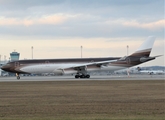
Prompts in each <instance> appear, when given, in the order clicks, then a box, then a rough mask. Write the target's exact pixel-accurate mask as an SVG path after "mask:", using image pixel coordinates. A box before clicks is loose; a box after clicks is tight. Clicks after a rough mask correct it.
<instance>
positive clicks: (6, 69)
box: [1, 64, 10, 71]
mask: <svg viewBox="0 0 165 120" xmlns="http://www.w3.org/2000/svg"><path fill="white" fill-rule="evenodd" d="M1 69H2V70H4V71H8V70H9V69H10V65H9V64H5V65H3V66H2V67H1Z"/></svg>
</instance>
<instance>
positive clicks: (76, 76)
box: [75, 74, 90, 78]
mask: <svg viewBox="0 0 165 120" xmlns="http://www.w3.org/2000/svg"><path fill="white" fill-rule="evenodd" d="M75 78H90V75H88V74H87V75H84V74H82V75H79V74H76V75H75Z"/></svg>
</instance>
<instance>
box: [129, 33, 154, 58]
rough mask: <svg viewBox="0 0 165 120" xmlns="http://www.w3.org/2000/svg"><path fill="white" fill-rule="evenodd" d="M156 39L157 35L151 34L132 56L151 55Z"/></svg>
mask: <svg viewBox="0 0 165 120" xmlns="http://www.w3.org/2000/svg"><path fill="white" fill-rule="evenodd" d="M155 39H156V37H154V36H149V37H148V38H147V40H145V41H144V43H143V44H142V45H141V46H140V47H139V48H138V49H137V50H136V51H135V52H134V53H133V54H131V55H130V56H146V57H149V56H150V53H151V50H152V47H153V44H154V41H155Z"/></svg>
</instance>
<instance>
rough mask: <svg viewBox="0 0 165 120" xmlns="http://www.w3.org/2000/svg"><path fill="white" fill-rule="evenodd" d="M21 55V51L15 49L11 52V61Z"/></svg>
mask: <svg viewBox="0 0 165 120" xmlns="http://www.w3.org/2000/svg"><path fill="white" fill-rule="evenodd" d="M19 56H20V53H18V52H15V51H14V52H12V53H10V60H11V61H15V60H19Z"/></svg>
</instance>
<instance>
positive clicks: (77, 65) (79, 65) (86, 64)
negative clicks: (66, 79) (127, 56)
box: [60, 59, 118, 70]
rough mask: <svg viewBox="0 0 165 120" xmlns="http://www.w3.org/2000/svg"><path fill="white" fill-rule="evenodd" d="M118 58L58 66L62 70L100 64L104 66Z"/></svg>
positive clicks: (79, 68) (83, 68)
mask: <svg viewBox="0 0 165 120" xmlns="http://www.w3.org/2000/svg"><path fill="white" fill-rule="evenodd" d="M117 60H118V59H115V60H108V61H100V62H90V63H85V64H76V65H71V66H67V67H63V68H60V69H62V70H67V69H74V70H86V68H87V67H88V66H92V65H94V66H97V67H101V66H102V65H104V66H106V65H107V64H109V63H111V62H115V61H117Z"/></svg>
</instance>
